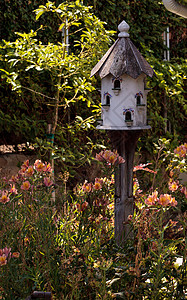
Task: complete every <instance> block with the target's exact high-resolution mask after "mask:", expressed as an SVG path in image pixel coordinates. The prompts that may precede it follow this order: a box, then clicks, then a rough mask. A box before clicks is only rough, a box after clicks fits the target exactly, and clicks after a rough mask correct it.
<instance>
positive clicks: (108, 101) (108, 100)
mask: <svg viewBox="0 0 187 300" xmlns="http://www.w3.org/2000/svg"><path fill="white" fill-rule="evenodd" d="M106 105H108V106H110V96H109V95H107V96H106Z"/></svg>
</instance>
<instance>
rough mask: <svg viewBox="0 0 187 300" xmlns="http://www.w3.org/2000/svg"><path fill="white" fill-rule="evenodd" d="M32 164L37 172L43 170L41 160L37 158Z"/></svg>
mask: <svg viewBox="0 0 187 300" xmlns="http://www.w3.org/2000/svg"><path fill="white" fill-rule="evenodd" d="M34 166H35V169H36V171H37V172H42V171H44V168H45V165H44V163H42V162H41V160H39V159H37V160H36V161H35V163H34Z"/></svg>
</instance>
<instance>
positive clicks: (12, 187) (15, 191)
mask: <svg viewBox="0 0 187 300" xmlns="http://www.w3.org/2000/svg"><path fill="white" fill-rule="evenodd" d="M10 193H12V194H17V193H18V191H17V189H16V188H15V184H13V185H12V184H11V189H10Z"/></svg>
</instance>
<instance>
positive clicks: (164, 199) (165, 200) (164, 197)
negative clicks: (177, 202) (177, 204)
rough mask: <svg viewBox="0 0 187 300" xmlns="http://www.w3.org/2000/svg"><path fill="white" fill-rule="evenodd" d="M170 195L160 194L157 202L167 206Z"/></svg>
mask: <svg viewBox="0 0 187 300" xmlns="http://www.w3.org/2000/svg"><path fill="white" fill-rule="evenodd" d="M170 197H171V196H170V195H168V194H164V195H160V198H159V200H158V203H159V204H160V205H162V206H167V205H168V204H169V203H170Z"/></svg>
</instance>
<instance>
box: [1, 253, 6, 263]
mask: <svg viewBox="0 0 187 300" xmlns="http://www.w3.org/2000/svg"><path fill="white" fill-rule="evenodd" d="M6 264H7V259H6V255H5V254H3V255H1V256H0V266H4V265H6Z"/></svg>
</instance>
